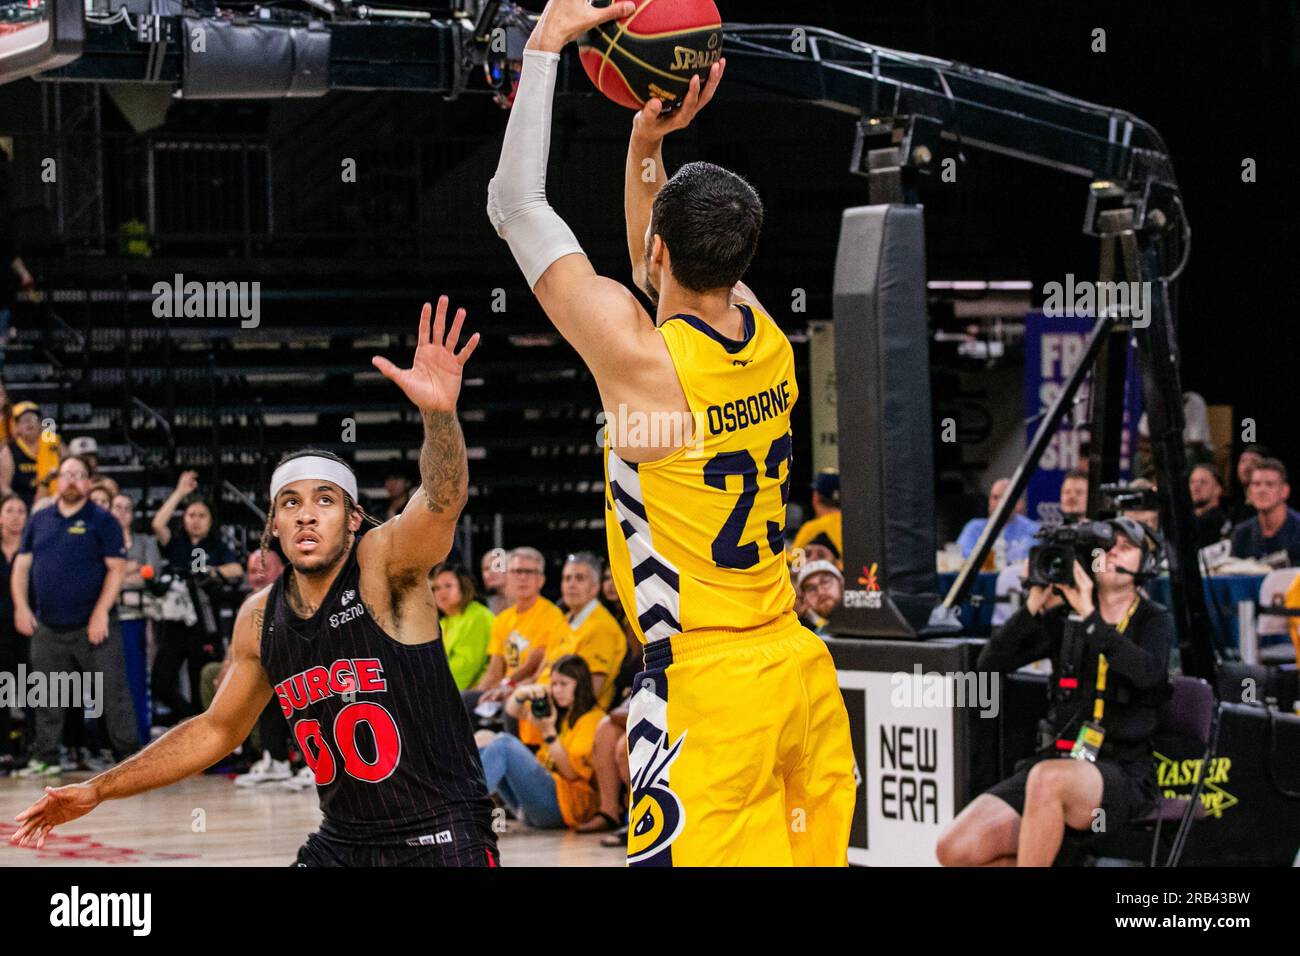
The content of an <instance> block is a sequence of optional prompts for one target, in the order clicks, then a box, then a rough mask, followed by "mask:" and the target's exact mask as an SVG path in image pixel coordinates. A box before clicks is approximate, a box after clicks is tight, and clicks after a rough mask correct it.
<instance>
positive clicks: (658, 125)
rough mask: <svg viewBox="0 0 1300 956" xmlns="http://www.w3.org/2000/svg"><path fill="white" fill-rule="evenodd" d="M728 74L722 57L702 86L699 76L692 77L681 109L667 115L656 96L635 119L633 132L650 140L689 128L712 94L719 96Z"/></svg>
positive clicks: (711, 68) (661, 102)
mask: <svg viewBox="0 0 1300 956" xmlns="http://www.w3.org/2000/svg"><path fill="white" fill-rule="evenodd" d="M726 70H727V58H726V57H723V58H722V59H721V60H719V61H718V62H717V63H715V64H713V66H711V67H709V78H708V80H707V81H706V82H705V83H704V84H703V86H701V84H700V76H699V74H698V73H697V74H696V75H695V76H692V77H691V85H690V89H688V90H687V91H686V95H685V96H683V97H682V102H681V105H680V106H678V107H677V109H675V110H673V111H672V112H671V113H664V104H663V100H661V99H659V97H657V96H654V97H651V98H650V100H649V102H647V103H646V105H645V106H643V107H641V109H640V110H639V111H637V114H636V116H634V117H633V118H632V131H633V132H634V133H635V134H636V135H637V136H643V137H645V138H647V139H662V138H663V137H665V136H667V135H668V134H669V133H672V132H675V131H677V130H679V129H685V128H686V127H687V126H690V125H691V121H692V120H693V119H695V117H696V116H697V115H699V112H700V110H702V109H704V107H706V106H708V105H709V101H710V100H711V99H713V94H714V93H716V92H718V84H719V83H721V82H722V74H723V73H725V72H726Z"/></svg>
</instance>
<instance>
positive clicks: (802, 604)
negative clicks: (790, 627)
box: [790, 563, 817, 630]
mask: <svg viewBox="0 0 1300 956" xmlns="http://www.w3.org/2000/svg"><path fill="white" fill-rule="evenodd" d="M803 567H804V566H803V564H802V563H799V564H797V565H795V564H792V565H791V566H790V589H791V590H792V591H794V616H795V617H797V618H798V619H799V620H800V621H803V622H804V623H805V624H806V623H807V618H808V602H807V601H805V600H804V599H803V592H801V591H800V590H799V572H800V571H802V570H803ZM809 629H810V630H816V629H817V628H816V627H815V626H812V627H810V628H809Z"/></svg>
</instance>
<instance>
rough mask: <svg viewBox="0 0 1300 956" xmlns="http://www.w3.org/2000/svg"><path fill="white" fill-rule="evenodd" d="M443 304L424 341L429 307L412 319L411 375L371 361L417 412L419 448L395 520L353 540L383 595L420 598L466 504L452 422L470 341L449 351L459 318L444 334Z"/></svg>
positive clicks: (461, 314)
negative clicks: (414, 484)
mask: <svg viewBox="0 0 1300 956" xmlns="http://www.w3.org/2000/svg"><path fill="white" fill-rule="evenodd" d="M447 306H448V303H447V297H446V296H442V297H441V298H440V299H439V300H438V309H437V313H436V315H434V318H433V330H432V332H433V334H432V340H430V329H429V317H430V312H431V309H430V306H429V305H428V303H426V304H425V306H424V310H423V311H422V312H421V314H420V332H419V338H418V341H417V344H416V350H415V358H414V361H413V362H412V365H411V368H409V369H403V368H398V367H397V366H395V365H394V364H393V363H392V362H390V361H388V360H387V359H383V358H378V357H376V358H375V360H374V362H375V367H376V368H378V369H379V370H380V371H381V372H383V373H384V375H385V376H387V377H388V378H389V379H391V380H392V381H393V382H394V383H396V384H397V385H398V387H400V388H401V389H402V391H403V392H405V393H406V397H407V398H409V399H410V400H411V402H412V403H413V404H414V405H415V407H416V408H418V409H419V410H420V414H421V418H422V419H423V421H424V443H423V444H422V445H421V447H420V487H419V488H417V489H416V491H415V493H414V494H413V495H411V500H410V501H408V502H407V503H406V507H405V508H403V509H402V511H401V513H400V514H398V515H396V516H394V517H393V518H391V519H390V520H388V521H386V522H384V524H383V525H381V526H380V527H378V528H376V529H375V530H374V531H372V532H370V533H369V534H367V535H366V536H365V537H364V538H362V539H361V547H362V551H361V552H360V558H361V561H362V563H363V564H367V563H370V560H371V559H369V555H375V556H376V557H378V558H379V561H378V564H379V565H380V566H382V567H383V569H384V573H385V575H386V577H387V580H388V585H389V590H390V591H391V592H392V593H394V594H401V593H404V592H405V591H408V590H410V588H411V587H413V586H414V585H415V584H417V583H418V584H419V585H420V586H421V587H423V588H424V589H425V590H426V591H427V590H428V583H427V575H428V573H429V571H430V570H431V569H432V568H433V566H434V565H436V564H437V563H438V562H439V561H441V560H442V559H443V558H445V557H446V556H447V552H448V551H450V550H451V543H452V538H453V536H454V535H455V532H456V522H457V521H458V520H459V519H460V513H461V509H463V508H464V507H465V501H466V500H467V498H468V497H469V465H468V464H467V462H466V459H465V436H464V434H462V432H461V430H460V421H459V420H458V419H457V417H456V399H457V397H458V396H459V395H460V381H461V368H462V367H463V366H464V364H465V362H466V361H467V360H468V359H469V357H470V355H471V354H472V353H473V351H474V349H475V347H476V346H477V345H478V333H475V334H474V335H473V336H471V337H470V339H469V341H468V342H466V343H465V347H464V348H463V349H461V350H460V351H459V352H457V351H456V344H457V342H458V341H459V339H460V330H461V325H462V323H463V322H464V321H465V310H464V309H457V310H456V316H455V320H454V321H453V322H452V324H451V329H450V330H449V331H448V330H447Z"/></svg>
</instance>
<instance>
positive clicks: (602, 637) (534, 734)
mask: <svg viewBox="0 0 1300 956" xmlns="http://www.w3.org/2000/svg"><path fill="white" fill-rule="evenodd" d="M603 571H604V567H603V564H602V562H601V560H600V558H598V557H596V555H594V554H592V553H591V552H590V551H582V552H579V553H578V554H571V555H569V559H568V561H566V562H565V564H564V575H563V577H561V579H560V593H561V594H562V596H563V598H564V606H565V607H566V608H568V609H569V610H568V615H567V616H568V622H567V623H568V628H567V633H565V634H564V635H563V636H562V637H561V638H560V639H559V640H553V641H552V642H551V643H550V645H549V646H548V647H547V649H546V657H545V658H544V659H543V661H542V667H541V670H539V671H538V673H537V677H536V679H535V681H534V683H537V684H541V685H546V684H549V683H550V682H551V669H552V667H553V666H554V664H555V662H556V661H558V660H559V659H560V658H562V657H564V656H565V655H567V654H577V655H578V656H579V657H581V658H582V659H583V660H584V661H586V663H587V667H588V668H589V669H590V670H591V685H592V689H593V690H594V691H595V693H596V703H597V704H598V705H599V706H600V707H601V709H603V710H608V709H609V706H610V704H611V703H612V702H613V699H614V678H615V677H617V676H618V670H619V668H620V667H622V666H623V656H624V655H625V654H627V639H626V638H625V637H624V635H623V629H622V628H621V627H620V626H619V623H618V621H616V620H615V619H614V615H612V614H610V613H609V611H607V610H606V609H605V606H604V605H603V604H601V603H600V599H599V597H598V595H599V593H600V580H601V573H602V572H603ZM519 739H520V740H522V741H523V742H524V743H526V744H529V745H532V746H535V745H537V744H540V743H541V742H542V736H541V731H540V730H539V728H538V726H537V724H535V723H533V722H532V721H530V720H528V719H527V715H525V718H524V719H522V720H520V721H519Z"/></svg>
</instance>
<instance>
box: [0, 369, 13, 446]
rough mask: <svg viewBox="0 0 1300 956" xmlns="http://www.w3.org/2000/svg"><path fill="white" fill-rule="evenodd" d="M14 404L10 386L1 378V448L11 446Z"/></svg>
mask: <svg viewBox="0 0 1300 956" xmlns="http://www.w3.org/2000/svg"><path fill="white" fill-rule="evenodd" d="M13 427H14V403H13V399H11V398H10V397H9V386H8V385H6V384H5V381H4V379H3V378H0V446H3V445H7V444H9V439H10V438H12V437H13Z"/></svg>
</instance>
